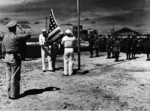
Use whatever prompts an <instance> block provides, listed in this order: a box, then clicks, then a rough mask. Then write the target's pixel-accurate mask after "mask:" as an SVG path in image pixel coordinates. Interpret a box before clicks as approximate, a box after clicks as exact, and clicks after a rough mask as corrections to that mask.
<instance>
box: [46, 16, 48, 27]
mask: <svg viewBox="0 0 150 111" xmlns="http://www.w3.org/2000/svg"><path fill="white" fill-rule="evenodd" d="M47 19H48V17H46V18H45V28H46V29H47Z"/></svg>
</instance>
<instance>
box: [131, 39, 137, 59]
mask: <svg viewBox="0 0 150 111" xmlns="http://www.w3.org/2000/svg"><path fill="white" fill-rule="evenodd" d="M137 42H138V41H137V38H136V36H133V37H132V42H131V49H132V50H131V53H132V58H133V59H135V54H136V52H137Z"/></svg>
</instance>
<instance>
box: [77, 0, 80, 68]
mask: <svg viewBox="0 0 150 111" xmlns="http://www.w3.org/2000/svg"><path fill="white" fill-rule="evenodd" d="M77 18H78V20H77V22H78V33H77V36H78V69H79V70H80V0H77Z"/></svg>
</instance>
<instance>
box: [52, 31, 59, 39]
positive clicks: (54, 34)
mask: <svg viewBox="0 0 150 111" xmlns="http://www.w3.org/2000/svg"><path fill="white" fill-rule="evenodd" d="M60 32H61V30H57V31H56V32H55V33H53V35H51V36H50V38H51V40H53V39H55V38H56V37H55V36H57V35H58V34H59V33H60Z"/></svg>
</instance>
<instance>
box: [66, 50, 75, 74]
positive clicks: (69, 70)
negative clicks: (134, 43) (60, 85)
mask: <svg viewBox="0 0 150 111" xmlns="http://www.w3.org/2000/svg"><path fill="white" fill-rule="evenodd" d="M73 65H74V49H73V48H65V50H64V75H72V74H73Z"/></svg>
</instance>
